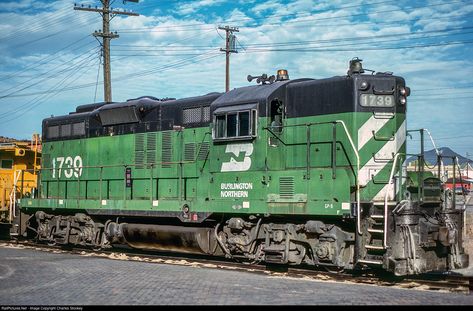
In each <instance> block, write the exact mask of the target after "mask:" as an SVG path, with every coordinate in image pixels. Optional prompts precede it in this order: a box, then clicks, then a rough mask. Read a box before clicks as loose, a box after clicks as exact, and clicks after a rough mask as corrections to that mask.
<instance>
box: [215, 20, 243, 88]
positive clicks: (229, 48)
mask: <svg viewBox="0 0 473 311" xmlns="http://www.w3.org/2000/svg"><path fill="white" fill-rule="evenodd" d="M218 29H220V30H225V33H226V36H225V49H220V51H221V52H225V92H228V91H229V90H230V53H238V51H237V49H236V36H235V35H234V34H233V33H234V32H239V30H238V28H236V27H230V26H225V27H222V26H219V27H218Z"/></svg>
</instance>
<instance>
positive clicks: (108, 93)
mask: <svg viewBox="0 0 473 311" xmlns="http://www.w3.org/2000/svg"><path fill="white" fill-rule="evenodd" d="M126 1H128V2H135V3H137V2H138V1H139V0H124V1H123V3H125V2H126ZM100 2H102V8H98V7H97V6H96V7H95V8H92V7H91V6H90V5H87V6H85V5H83V4H82V5H80V6H78V5H76V4H74V10H78V11H89V12H98V13H100V15H102V32H99V31H97V30H96V31H95V32H94V33H93V34H92V35H93V36H94V37H101V38H102V55H103V82H104V86H103V93H104V101H105V102H111V101H112V77H111V70H110V40H111V39H115V38H118V37H119V36H118V34H117V32H116V31H115V33H112V32H110V20H111V19H112V18H114V17H115V16H116V15H131V16H139V14H137V13H133V12H127V11H118V10H114V9H113V8H112V9H110V0H100Z"/></svg>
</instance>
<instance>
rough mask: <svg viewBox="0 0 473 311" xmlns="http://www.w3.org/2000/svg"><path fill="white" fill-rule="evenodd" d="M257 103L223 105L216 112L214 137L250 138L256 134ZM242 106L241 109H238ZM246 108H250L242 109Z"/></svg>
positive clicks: (223, 138) (220, 138) (222, 138)
mask: <svg viewBox="0 0 473 311" xmlns="http://www.w3.org/2000/svg"><path fill="white" fill-rule="evenodd" d="M253 107H255V108H256V105H243V106H237V107H223V108H219V109H217V110H215V112H214V131H213V135H214V139H216V140H225V139H250V138H252V137H255V136H256V119H257V113H256V109H248V108H253ZM238 108H240V109H238ZM241 108H246V109H248V110H241Z"/></svg>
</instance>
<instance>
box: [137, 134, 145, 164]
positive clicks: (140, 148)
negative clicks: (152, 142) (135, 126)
mask: <svg viewBox="0 0 473 311" xmlns="http://www.w3.org/2000/svg"><path fill="white" fill-rule="evenodd" d="M144 148H145V135H144V134H136V135H135V164H136V168H143V164H144V161H145V149H144Z"/></svg>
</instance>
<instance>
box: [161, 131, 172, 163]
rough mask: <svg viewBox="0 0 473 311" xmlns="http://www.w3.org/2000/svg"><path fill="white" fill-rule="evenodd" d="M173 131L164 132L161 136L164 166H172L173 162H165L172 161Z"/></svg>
mask: <svg viewBox="0 0 473 311" xmlns="http://www.w3.org/2000/svg"><path fill="white" fill-rule="evenodd" d="M171 135H172V132H162V136H161V140H162V142H161V146H162V151H161V161H162V162H163V164H162V165H161V166H162V167H163V168H168V167H171V164H169V163H164V162H171V161H172V136H171Z"/></svg>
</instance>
